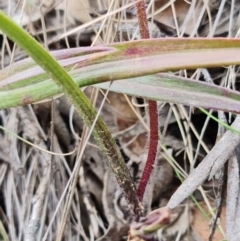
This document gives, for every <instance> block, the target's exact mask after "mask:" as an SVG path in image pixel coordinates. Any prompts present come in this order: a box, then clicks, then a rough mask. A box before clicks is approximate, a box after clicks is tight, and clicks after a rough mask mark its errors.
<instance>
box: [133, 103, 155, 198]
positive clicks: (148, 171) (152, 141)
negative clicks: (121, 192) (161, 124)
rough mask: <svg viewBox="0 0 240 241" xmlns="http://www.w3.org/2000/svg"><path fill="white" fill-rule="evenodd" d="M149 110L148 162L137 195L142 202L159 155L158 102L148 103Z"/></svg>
mask: <svg viewBox="0 0 240 241" xmlns="http://www.w3.org/2000/svg"><path fill="white" fill-rule="evenodd" d="M148 108H149V124H150V138H149V149H148V157H147V162H146V164H145V167H144V170H143V174H142V177H141V180H140V183H139V185H138V190H137V195H138V198H139V201H140V202H141V201H142V200H143V195H144V192H145V189H146V186H147V183H148V180H149V178H150V175H151V172H152V169H153V165H154V162H155V159H156V155H157V147H158V113H157V102H156V101H152V100H150V101H149V102H148Z"/></svg>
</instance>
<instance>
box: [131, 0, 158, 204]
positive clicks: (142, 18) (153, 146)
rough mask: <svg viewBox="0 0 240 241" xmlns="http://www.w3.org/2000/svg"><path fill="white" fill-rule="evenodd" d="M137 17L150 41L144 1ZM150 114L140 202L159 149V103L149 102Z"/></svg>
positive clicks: (142, 30)
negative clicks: (147, 147) (146, 155)
mask: <svg viewBox="0 0 240 241" xmlns="http://www.w3.org/2000/svg"><path fill="white" fill-rule="evenodd" d="M136 8H137V16H138V25H139V30H140V36H141V38H142V39H149V38H150V35H149V30H148V21H147V14H146V9H145V4H144V1H143V0H142V1H140V2H137V3H136ZM148 113H149V125H150V134H149V138H148V144H147V145H148V146H149V149H148V157H147V162H146V164H145V167H144V170H143V173H142V176H141V179H140V183H139V185H138V190H137V194H138V198H139V200H140V202H141V201H142V200H143V196H144V192H145V189H146V186H147V183H148V180H149V178H150V175H151V172H152V169H153V165H154V162H155V159H156V155H157V148H158V113H157V102H156V101H152V100H149V101H148Z"/></svg>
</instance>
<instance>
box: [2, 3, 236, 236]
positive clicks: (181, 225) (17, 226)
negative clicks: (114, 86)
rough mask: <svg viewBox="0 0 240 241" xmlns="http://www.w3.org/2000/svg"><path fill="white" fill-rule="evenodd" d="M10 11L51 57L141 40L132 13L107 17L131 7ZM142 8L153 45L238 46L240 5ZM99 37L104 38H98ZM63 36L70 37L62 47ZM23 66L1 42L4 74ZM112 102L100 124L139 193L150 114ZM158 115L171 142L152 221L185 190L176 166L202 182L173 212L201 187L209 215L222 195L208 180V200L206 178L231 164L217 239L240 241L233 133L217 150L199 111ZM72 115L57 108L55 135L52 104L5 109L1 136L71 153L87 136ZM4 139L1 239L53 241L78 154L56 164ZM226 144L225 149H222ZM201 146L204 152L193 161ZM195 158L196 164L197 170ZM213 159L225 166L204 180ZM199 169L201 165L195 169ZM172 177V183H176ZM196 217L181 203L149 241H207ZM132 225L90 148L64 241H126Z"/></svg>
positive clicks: (151, 190) (120, 99) (166, 109)
mask: <svg viewBox="0 0 240 241" xmlns="http://www.w3.org/2000/svg"><path fill="white" fill-rule="evenodd" d="M8 3H9V1H5V0H1V1H0V8H1V9H3V10H4V11H5V12H6V13H8V14H9V15H11V16H12V17H13V19H15V21H17V22H18V23H19V24H21V25H22V26H23V27H24V28H26V29H27V30H28V31H29V32H30V33H31V34H32V35H33V36H34V37H35V38H37V39H38V40H39V41H40V42H41V43H42V44H43V45H44V46H45V47H47V48H48V49H50V50H56V49H61V48H66V47H75V46H89V45H91V43H92V42H95V44H103V43H105V44H108V43H111V42H118V41H130V40H133V39H138V38H139V34H138V31H137V19H136V11H135V9H134V5H132V6H131V7H127V8H125V9H126V10H121V11H119V12H116V13H115V14H112V15H109V16H108V14H106V13H107V12H108V10H109V8H110V11H109V12H111V11H114V10H117V9H118V8H121V7H124V6H125V5H127V4H129V3H130V4H131V3H133V1H130V0H129V1H127V0H122V1H114V3H111V2H110V1H101V0H98V1H97V0H96V1H91V0H89V1H87V0H82V1H77V0H68V1H67V0H66V1H61V0H59V1H56V0H49V1H37V0H35V1H28V2H26V3H25V1H20V2H18V1H11V5H10V6H9V5H8ZM145 3H146V8H147V9H148V16H149V26H150V27H149V28H150V29H151V36H152V37H155V38H159V37H182V36H192V37H193V36H197V37H208V36H221V37H238V35H239V21H238V18H239V9H240V4H239V3H237V2H236V1H224V0H222V1H220V0H211V1H194V0H193V1H191V2H188V1H181V0H176V1H168V0H164V1H162V0H155V1H150V0H148V1H145ZM104 14H106V16H105V17H104V18H102V19H101V20H99V21H96V22H95V23H94V24H91V21H92V20H96V19H97V18H98V17H101V16H103V15H104ZM85 23H90V24H89V25H88V27H86V28H84V29H81V30H77V31H76V32H73V34H71V35H69V34H67V35H66V34H65V33H68V32H69V31H72V30H74V29H77V28H78V26H79V25H81V24H85ZM98 31H101V33H100V34H98ZM62 36H65V37H64V38H62ZM24 57H25V54H24V53H22V52H21V50H19V49H18V47H14V46H13V43H11V42H10V41H8V40H7V39H6V38H5V37H3V36H1V55H0V59H1V67H2V68H3V67H5V66H8V65H9V64H11V63H13V62H15V61H17V60H19V59H22V58H24ZM209 71H210V74H211V78H212V79H213V81H214V83H216V84H218V85H221V86H224V87H226V86H227V87H228V88H230V87H231V88H232V89H238V71H239V68H238V67H233V68H232V67H229V68H218V69H210V70H209ZM175 74H176V75H179V76H183V77H192V76H195V77H196V79H201V78H202V76H201V72H200V71H196V72H195V73H194V72H193V71H188V72H187V71H179V72H176V73H175ZM202 79H203V80H204V78H202ZM86 91H87V92H88V96H90V95H91V91H92V89H91V88H90V87H89V88H87V90H86ZM108 98H109V102H108V103H107V104H105V106H104V108H103V110H102V112H101V116H102V117H103V118H104V120H105V122H106V123H107V124H108V127H109V128H110V130H111V132H112V133H113V135H114V137H115V138H116V140H117V142H118V143H119V147H120V148H121V151H122V154H123V155H124V157H125V160H126V163H127V165H128V167H129V169H130V172H131V174H132V177H133V178H134V180H135V183H136V185H137V183H138V181H139V178H140V176H141V171H142V166H143V160H145V159H146V157H145V156H146V150H147V147H145V143H146V139H147V135H148V130H147V128H146V126H145V125H143V123H145V122H146V117H145V111H144V107H143V106H144V105H142V104H144V103H142V101H143V100H141V99H136V98H133V100H134V101H133V102H134V103H136V102H138V103H140V105H133V104H131V103H130V104H129V101H127V99H126V97H124V96H123V95H122V94H116V93H110V94H109V96H108ZM127 98H129V97H127ZM101 101H102V96H101V94H99V95H98V97H97V103H96V106H97V107H96V108H99V106H100V103H101ZM133 102H132V103H133ZM159 106H161V108H160V107H159V124H160V127H161V130H162V131H163V132H162V133H165V134H164V136H162V138H161V143H162V144H163V145H166V148H167V152H166V153H164V149H163V150H162V154H161V153H160V154H159V156H158V162H157V164H156V166H155V168H154V172H153V175H152V176H151V179H150V181H149V184H148V187H147V191H146V194H145V197H144V200H143V207H144V208H145V212H146V215H147V218H149V219H150V218H151V211H152V210H158V208H161V207H164V206H166V205H167V203H168V201H169V199H170V197H171V196H172V194H173V193H174V192H175V190H176V189H177V187H178V186H179V184H180V181H179V179H177V178H176V177H175V176H177V171H178V169H176V168H174V169H173V168H172V167H171V166H174V165H175V164H174V161H175V162H177V163H179V165H180V166H182V167H183V168H184V169H185V172H189V173H190V176H189V177H188V179H187V180H189V179H190V178H191V176H193V174H194V173H197V175H199V176H200V179H199V178H198V177H197V176H195V174H194V177H195V178H194V177H193V178H192V179H191V182H185V184H183V186H182V187H181V188H182V189H183V188H184V185H185V187H187V191H188V194H185V195H184V196H182V195H180V194H179V193H180V192H179V191H177V192H176V193H175V194H174V195H175V196H173V199H174V198H175V199H176V202H175V205H173V202H172V201H170V204H169V203H168V205H169V206H171V202H172V207H173V206H176V205H177V204H179V203H180V202H181V200H183V199H184V198H186V197H188V195H189V194H190V193H191V192H192V191H195V189H197V187H198V186H199V185H202V188H199V190H200V191H195V192H194V197H195V198H196V199H197V200H198V201H199V202H200V201H202V200H205V201H206V204H207V206H208V208H210V209H212V207H211V204H213V207H214V206H215V205H214V202H213V201H215V202H216V201H217V200H218V199H217V196H216V195H214V192H215V191H216V187H215V185H214V181H211V182H210V183H209V184H210V187H211V188H210V189H211V190H213V192H210V191H208V188H207V186H208V185H207V183H206V182H205V183H204V180H205V179H207V178H208V175H209V173H210V171H211V174H210V176H211V177H213V176H214V175H215V173H216V171H219V169H220V168H221V166H222V165H223V163H224V162H226V161H227V160H228V159H229V164H228V177H229V179H228V184H227V185H228V188H227V205H226V208H227V211H226V236H225V233H224V229H225V228H224V227H223V228H222V227H221V224H219V223H218V225H219V226H218V227H219V230H220V233H221V232H222V235H223V236H222V238H227V239H228V240H238V237H240V236H239V233H238V230H239V228H238V223H239V222H237V219H238V216H239V215H237V214H238V212H239V204H238V201H236V200H239V185H238V179H239V177H238V171H237V170H238V154H237V153H238V146H239V141H238V139H239V137H238V136H237V134H234V133H232V132H230V131H227V132H226V133H225V134H223V136H222V138H221V139H220V140H217V143H216V144H215V141H216V136H217V125H216V123H213V122H212V121H209V120H207V119H206V118H205V116H203V115H202V114H201V113H200V112H199V111H197V109H196V110H194V108H192V107H191V108H189V107H180V106H179V105H169V104H162V103H159ZM181 108H183V109H184V110H185V111H186V113H187V118H186V116H184V115H183V112H182V111H181ZM70 109H71V106H70V104H69V103H68V101H67V100H66V98H65V97H60V98H58V99H57V100H55V108H54V111H53V112H54V120H53V123H54V124H53V127H52V125H51V124H50V123H51V104H50V102H46V103H40V104H37V105H32V106H29V107H17V108H11V109H6V110H1V113H0V114H1V118H0V120H1V124H2V125H3V126H4V127H6V128H7V129H9V130H12V131H13V132H14V133H16V134H18V135H20V136H22V137H24V138H26V139H27V140H30V141H31V142H33V143H34V144H36V145H37V146H41V147H42V148H44V149H46V150H48V149H49V148H50V146H51V145H52V148H53V150H54V151H55V152H57V153H61V152H62V153H66V152H70V151H72V150H73V149H74V148H75V146H77V145H78V143H79V141H80V139H79V138H81V135H82V131H83V129H84V126H83V122H82V121H81V119H80V118H79V117H78V115H77V114H76V113H75V112H73V113H70ZM133 110H134V111H133ZM70 114H71V115H72V116H70ZM227 118H228V120H227V121H228V122H230V123H231V122H232V119H233V116H232V115H231V114H228V115H227ZM238 118H239V117H237V118H236V119H235V123H236V124H239V123H238ZM70 120H71V122H72V123H70ZM204 121H208V123H207V124H206V126H207V128H206V130H205V133H204V131H202V127H203V123H204ZM190 124H191V125H190ZM70 126H72V127H73V129H71V128H70ZM194 128H195V130H196V131H197V132H198V133H201V139H199V138H200V137H199V136H197V135H195V134H194V133H195V132H194V131H193V130H194ZM51 129H53V130H54V134H53V136H52V138H51V137H50V133H51ZM214 130H215V131H214ZM0 135H1V144H0V150H1V158H0V159H1V162H0V169H1V171H0V173H1V176H0V181H1V182H0V187H1V191H0V193H1V194H0V197H1V198H0V203H1V208H0V217H1V218H0V219H1V222H2V224H3V229H4V232H3V231H1V234H4V233H7V235H8V239H9V240H42V238H43V237H44V235H45V234H46V231H47V229H48V235H46V236H45V237H46V238H45V240H55V239H56V236H57V230H58V228H59V225H60V221H61V218H62V212H63V206H64V204H61V205H60V208H59V209H58V212H57V213H56V216H55V219H54V220H53V223H51V225H50V220H51V217H52V216H53V215H54V212H55V210H56V207H57V205H58V203H59V200H60V197H61V195H62V193H63V192H64V188H65V186H66V184H67V181H68V179H69V177H70V175H71V172H72V170H73V166H74V162H75V159H76V154H74V155H71V156H67V157H64V156H52V157H51V156H50V155H49V154H46V153H44V152H41V151H39V150H38V149H36V148H32V147H30V146H28V145H26V144H25V143H23V142H21V141H19V140H17V139H16V138H15V137H12V136H11V135H10V134H8V133H4V132H1V133H0ZM233 138H234V140H235V139H236V142H234V143H236V145H233ZM199 143H201V144H199ZM203 143H204V144H205V145H207V147H208V148H209V149H212V150H211V151H210V152H209V153H208V155H207V157H206V159H205V161H202V160H203V159H204V157H205V156H206V154H207V153H206V150H204V148H203ZM220 145H222V146H221V147H220V148H218V147H219V146H220ZM197 146H199V148H198V149H199V150H198V153H195V152H196V150H197V149H196V148H197ZM194 155H196V158H195V160H194V161H193V156H194ZM212 155H216V156H218V157H220V159H221V160H222V165H219V162H218V160H219V158H214V159H213V160H214V161H215V160H216V161H215V167H216V168H215V167H214V168H212V167H211V166H209V167H208V168H207V169H206V170H207V171H203V172H202V173H199V170H201V165H202V166H203V165H204V163H205V162H206V160H208V158H209V157H210V159H212V158H211V157H212ZM169 156H170V157H171V158H170V159H171V160H170V159H169ZM167 157H168V158H167ZM198 163H202V164H199V167H198V168H195V167H196V165H197V164H198ZM208 164H209V162H208ZM194 168H195V170H194ZM174 171H175V174H176V175H173V173H174ZM196 179H197V180H196ZM196 181H198V182H196ZM188 183H189V185H190V186H188ZM233 183H234V184H235V185H233ZM211 184H212V186H211ZM184 192H185V191H184ZM211 193H212V194H211ZM177 195H178V196H177ZM173 199H171V200H173ZM64 200H65V199H64ZM194 210H196V206H195V205H193V204H192V203H191V201H190V200H189V201H187V202H183V203H182V204H180V205H179V206H177V207H176V209H174V210H172V211H171V214H170V216H171V217H170V224H169V225H167V226H164V227H162V229H159V231H158V232H156V233H155V234H154V235H153V237H151V238H153V239H154V240H206V239H207V237H205V236H199V234H198V233H197V231H196V229H195V228H192V222H193V219H194V216H193V213H194ZM211 211H212V210H211ZM209 212H210V211H209ZM199 215H202V214H199ZM186 220H188V221H187V222H186ZM196 220H197V218H196ZM131 223H133V220H132V219H131V217H130V215H129V210H128V208H127V205H126V203H125V200H124V199H123V197H122V195H121V191H120V189H119V187H118V185H117V182H116V180H115V178H114V177H113V175H112V173H111V172H110V171H109V170H108V167H107V166H106V161H105V160H104V157H103V156H102V155H101V153H100V152H99V149H98V148H97V147H96V146H95V143H94V141H93V140H92V139H91V140H90V141H89V143H88V145H87V147H86V149H85V152H84V157H83V160H82V167H81V169H80V172H79V179H78V181H77V184H76V188H75V189H74V197H73V200H72V204H71V210H70V214H69V218H68V220H67V223H66V227H65V229H64V234H63V239H62V240H127V236H128V231H129V229H130V224H131ZM195 225H196V224H195ZM203 228H207V227H203ZM217 232H219V231H217ZM196 237H198V239H197V238H196Z"/></svg>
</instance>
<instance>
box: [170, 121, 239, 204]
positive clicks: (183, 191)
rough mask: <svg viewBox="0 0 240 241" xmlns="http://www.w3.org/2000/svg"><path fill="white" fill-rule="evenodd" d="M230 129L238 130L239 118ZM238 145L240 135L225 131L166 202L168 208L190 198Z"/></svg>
mask: <svg viewBox="0 0 240 241" xmlns="http://www.w3.org/2000/svg"><path fill="white" fill-rule="evenodd" d="M232 127H234V128H235V129H240V117H239V116H237V117H236V119H235V121H234V123H233V124H232ZM239 143H240V135H239V134H237V133H234V132H233V131H227V132H226V133H225V134H224V135H223V137H222V138H221V139H220V140H219V141H218V142H217V143H216V145H215V146H214V147H213V148H212V150H211V151H210V152H209V153H208V155H207V156H206V157H205V158H204V160H203V161H202V162H201V163H200V164H199V165H198V167H197V168H196V169H194V170H193V171H192V173H191V174H190V175H189V176H188V178H187V179H186V180H185V182H184V183H183V184H182V185H181V186H180V187H179V188H178V190H177V191H176V192H175V193H174V194H173V196H172V197H171V199H170V201H169V202H168V207H169V208H174V207H176V206H177V205H178V204H179V203H181V202H182V201H183V200H184V199H185V198H187V197H188V196H190V195H191V194H192V193H193V192H194V191H195V190H196V189H197V188H198V186H200V185H202V184H203V182H204V181H205V180H206V179H207V178H208V177H209V178H210V179H211V178H212V177H213V176H214V175H215V173H216V172H217V171H218V170H219V169H220V168H221V167H222V166H223V165H224V163H225V162H226V161H227V160H228V159H229V157H231V155H232V153H233V151H234V150H235V149H236V147H237V146H238V145H239Z"/></svg>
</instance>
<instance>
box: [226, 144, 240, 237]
mask: <svg viewBox="0 0 240 241" xmlns="http://www.w3.org/2000/svg"><path fill="white" fill-rule="evenodd" d="M238 154H239V147H238V148H237V150H236V151H235V154H234V155H233V156H232V157H231V158H230V159H229V162H228V182H227V209H226V212H227V216H226V237H227V239H228V240H231V241H232V240H233V241H237V240H238V238H239V236H240V231H239V230H240V226H239V221H240V220H239V210H240V203H239V195H240V188H239V158H238Z"/></svg>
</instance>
